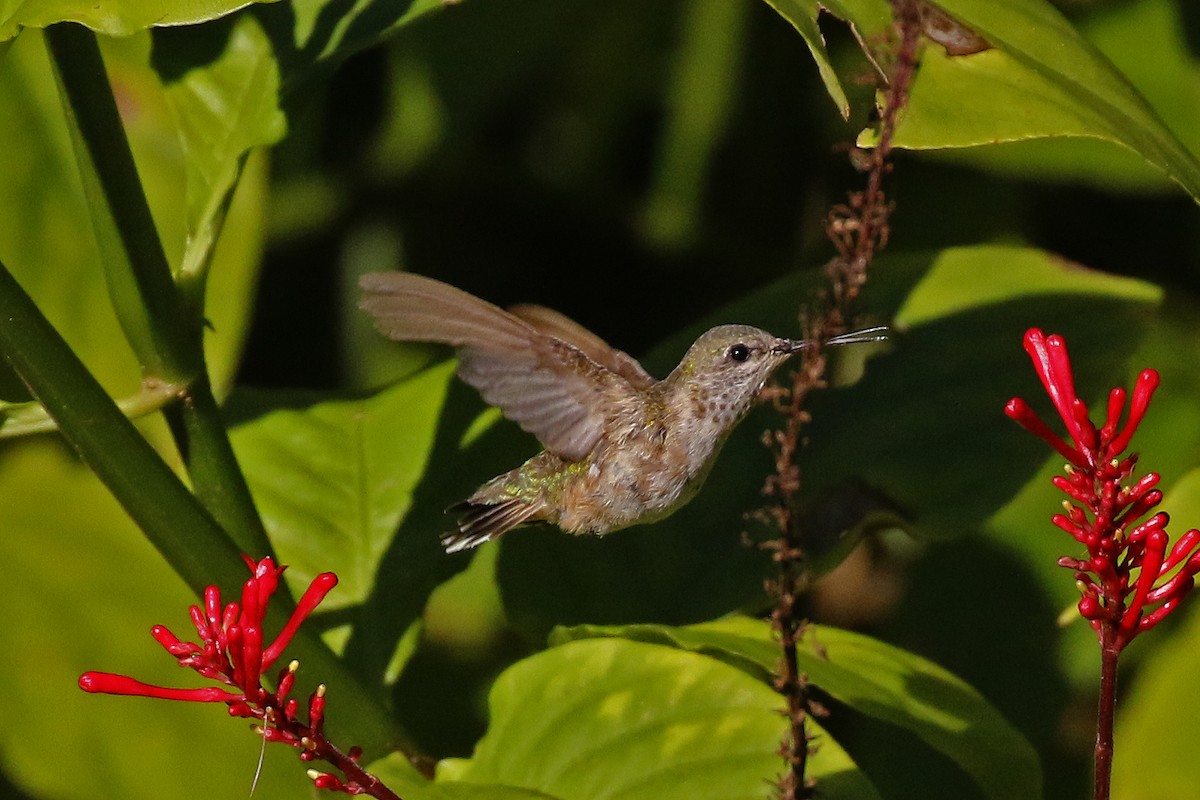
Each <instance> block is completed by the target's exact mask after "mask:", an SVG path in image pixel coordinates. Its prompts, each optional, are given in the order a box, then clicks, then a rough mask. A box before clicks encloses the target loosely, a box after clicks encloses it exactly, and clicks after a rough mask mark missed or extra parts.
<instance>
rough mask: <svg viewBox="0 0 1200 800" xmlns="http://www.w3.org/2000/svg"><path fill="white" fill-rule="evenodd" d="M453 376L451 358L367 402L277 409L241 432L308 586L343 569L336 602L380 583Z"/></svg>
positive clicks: (280, 535)
mask: <svg viewBox="0 0 1200 800" xmlns="http://www.w3.org/2000/svg"><path fill="white" fill-rule="evenodd" d="M450 374H451V370H450V366H449V365H448V364H442V365H439V366H438V367H435V368H433V369H429V370H426V371H424V372H421V373H419V374H418V375H416V376H415V377H413V378H411V379H409V380H407V381H404V382H401V383H398V384H396V385H395V386H393V387H391V388H389V389H387V390H385V391H382V392H380V393H378V394H376V395H375V396H373V397H370V398H367V399H364V400H343V401H328V402H321V403H316V404H313V405H311V406H309V407H307V408H303V409H299V410H296V409H281V410H277V411H272V412H270V413H267V414H264V415H263V416H261V417H259V418H257V419H255V420H254V421H252V422H249V423H246V424H243V425H240V426H238V427H237V428H235V429H234V431H233V434H232V439H233V445H234V448H235V450H236V451H237V454H238V460H239V461H240V462H241V464H242V467H243V469H245V471H246V475H247V479H248V481H249V483H250V488H251V491H252V492H253V494H254V497H255V500H256V502H257V504H258V507H259V509H260V511H261V513H262V515H263V520H264V523H265V524H266V526H267V530H268V532H269V533H270V535H271V541H272V542H273V543H274V544H275V546H276V548H277V550H278V552H279V555H280V559H281V561H282V563H286V564H288V565H289V570H288V575H289V576H290V577H291V578H292V579H293V580H294V581H295V582H297V583H298V584H299V585H301V586H303V585H307V583H308V582H309V581H310V580H311V579H312V578H313V576H315V575H316V574H317V573H319V572H325V571H332V572H336V573H337V575H338V578H339V581H340V584H339V586H338V590H337V591H336V592H335V593H333V594H332V595H330V597H329V599H328V601H327V604H328V606H329V607H330V608H336V607H339V606H346V605H351V604H355V603H359V602H362V601H363V599H364V598H365V597H366V596H367V595H368V594H370V592H371V590H372V588H373V587H374V584H375V581H376V578H377V570H378V568H379V562H380V559H381V558H382V557H383V554H384V553H385V552H386V551H387V549H388V547H389V545H390V544H391V541H392V537H393V535H394V534H395V532H396V528H397V526H398V524H399V522H400V520H401V519H402V518H403V517H404V516H405V514H406V513H407V512H408V509H409V506H410V504H411V502H412V493H413V490H414V488H415V487H416V485H417V483H418V482H419V481H420V479H421V476H422V475H423V473H424V471H425V466H426V463H427V459H428V458H429V454H430V449H431V447H432V445H433V441H434V433H435V431H436V428H437V425H436V422H437V419H438V415H439V413H440V411H441V408H442V403H443V401H444V399H445V396H446V386H447V382H448V381H449V379H450ZM432 539H433V540H434V541H436V537H432Z"/></svg>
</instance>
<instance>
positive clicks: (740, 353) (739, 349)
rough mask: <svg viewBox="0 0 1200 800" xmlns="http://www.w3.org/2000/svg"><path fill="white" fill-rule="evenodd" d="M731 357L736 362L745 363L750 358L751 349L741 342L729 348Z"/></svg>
mask: <svg viewBox="0 0 1200 800" xmlns="http://www.w3.org/2000/svg"><path fill="white" fill-rule="evenodd" d="M729 357H730V358H732V359H733V360H734V361H739V362H740V361H745V360H746V359H748V358H749V357H750V348H749V347H747V346H746V345H744V344H742V343H740V342H739V343H738V344H735V345H734V346H733V347H731V348H729Z"/></svg>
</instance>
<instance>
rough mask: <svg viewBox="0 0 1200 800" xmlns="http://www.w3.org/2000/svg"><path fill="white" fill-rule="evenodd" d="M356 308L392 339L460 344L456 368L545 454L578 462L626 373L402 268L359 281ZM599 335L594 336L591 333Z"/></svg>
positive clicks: (592, 441)
mask: <svg viewBox="0 0 1200 800" xmlns="http://www.w3.org/2000/svg"><path fill="white" fill-rule="evenodd" d="M359 286H360V287H361V288H362V289H363V297H362V300H361V301H360V302H359V308H361V309H363V310H364V311H366V312H367V313H369V314H370V315H371V316H372V317H374V318H375V325H376V327H377V328H378V329H379V331H380V332H381V333H383V334H384V335H386V336H387V337H388V338H391V339H395V340H397V341H414V342H438V343H442V344H449V345H452V346H454V347H456V348H458V355H459V362H458V374H459V377H461V378H462V379H463V380H464V381H466V382H467V383H469V384H470V385H472V386H474V387H475V388H476V389H478V390H479V392H480V394H482V395H483V399H484V400H486V401H487V402H488V403H489V404H491V405H494V406H496V407H498V408H499V409H500V410H501V411H503V412H504V415H505V416H506V417H508V418H509V419H511V420H513V421H514V422H516V423H517V424H518V425H520V426H521V427H522V428H524V429H525V430H526V431H528V432H529V433H532V434H533V435H534V436H536V437H537V438H538V440H539V441H540V442H541V443H542V445H543V446H544V447H545V448H546V449H547V450H548V451H550V452H551V453H554V454H556V455H559V456H562V457H563V458H566V459H568V460H571V461H578V460H579V459H582V458H583V457H584V456H586V455H587V454H588V453H589V452H591V450H592V448H593V447H594V446H595V444H596V442H597V441H599V439H600V436H601V434H602V433H603V432H604V423H605V420H606V419H607V418H608V417H609V416H610V411H609V403H610V402H611V401H610V399H609V398H611V397H613V396H614V392H613V391H612V390H613V389H614V388H619V387H617V386H616V385H615V384H617V382H624V381H625V379H624V378H623V377H622V376H621V375H620V374H619V373H616V372H614V371H612V370H610V369H608V368H606V367H604V366H602V365H601V364H599V363H597V362H595V361H593V360H592V359H591V358H589V357H588V356H587V355H586V354H585V353H584V352H583V351H582V350H580V349H579V348H578V347H576V346H575V345H573V344H571V343H569V342H565V341H563V340H562V339H559V338H557V337H555V336H553V335H551V334H549V333H547V332H545V331H543V330H541V329H539V328H538V327H537V326H535V325H532V324H530V323H529V322H526V321H524V320H522V319H519V318H517V317H515V316H513V315H512V314H509V313H508V312H506V311H503V310H501V309H500V308H497V307H496V306H494V305H492V304H491V303H487V302H485V301H483V300H480V299H479V298H478V297H475V296H474V295H470V294H468V293H466V292H464V291H462V290H461V289H456V288H454V287H453V286H450V285H448V284H445V283H442V282H441V281H436V280H433V279H432V278H426V277H424V276H421V275H414V274H412V273H405V272H389V273H371V274H368V275H364V276H363V277H362V279H361V280H360V281H359ZM597 341H599V340H598V339H597Z"/></svg>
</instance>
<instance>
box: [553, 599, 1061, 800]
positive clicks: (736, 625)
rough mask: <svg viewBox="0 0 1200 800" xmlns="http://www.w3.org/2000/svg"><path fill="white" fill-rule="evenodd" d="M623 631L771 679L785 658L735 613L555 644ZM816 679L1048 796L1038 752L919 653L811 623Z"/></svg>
mask: <svg viewBox="0 0 1200 800" xmlns="http://www.w3.org/2000/svg"><path fill="white" fill-rule="evenodd" d="M594 636H619V637H622V638H626V639H634V640H637V641H645V642H654V643H661V644H669V645H671V646H674V647H680V648H684V649H686V650H694V651H697V652H702V653H706V654H708V655H711V656H714V657H716V658H719V659H722V660H725V661H728V662H729V663H731V664H733V665H735V666H737V667H739V668H741V669H745V670H747V671H748V672H749V673H750V674H753V675H754V676H756V677H757V678H758V679H759V680H760V681H762V682H763V683H764V684H769V682H770V681H769V678H770V676H771V675H773V674H774V672H775V670H776V669H777V667H778V663H779V659H780V650H779V645H778V643H777V642H776V641H775V640H774V638H773V636H772V633H771V629H770V626H769V625H768V624H767V623H766V622H763V621H760V620H756V619H751V618H749V617H730V618H727V619H723V620H718V621H716V622H709V623H701V624H699V625H690V626H687V627H682V628H670V627H667V626H663V625H627V626H612V627H601V626H581V627H578V628H563V629H559V630H558V631H556V632H555V637H554V640H555V641H560V642H561V641H571V640H576V639H584V638H589V637H594ZM797 658H798V660H799V667H800V670H801V671H802V672H804V673H805V674H807V675H808V678H809V680H810V681H811V682H812V683H813V685H815V686H817V687H818V688H820V689H821V690H822V691H824V692H827V693H828V694H829V695H830V696H831V697H833V698H835V699H837V700H840V701H841V702H843V703H845V704H846V705H848V706H849V707H851V708H853V709H855V710H856V711H859V712H861V713H863V714H867V715H869V716H872V717H875V718H877V719H881V720H884V721H886V722H890V723H892V724H894V725H897V726H899V727H901V728H905V729H907V730H909V731H911V732H913V733H914V734H916V735H917V736H919V737H921V739H923V740H924V741H925V742H927V743H928V744H929V745H930V746H932V747H934V748H935V749H937V750H939V751H941V752H943V753H945V754H946V755H947V756H949V757H950V758H952V759H953V760H954V761H955V763H957V764H958V765H959V766H960V767H962V769H963V770H964V771H965V772H967V773H968V774H969V775H970V776H971V777H972V778H973V779H974V780H975V783H976V784H977V785H978V786H979V787H980V788H981V789H982V790H983V791H984V792H985V793H986V795H987V796H988V797H992V798H996V799H997V800H1000V798H1010V799H1011V800H1018V799H1019V798H1034V797H1039V796H1040V795H1041V769H1040V767H1039V765H1038V759H1037V754H1036V753H1035V752H1034V750H1033V748H1032V747H1031V746H1030V745H1029V743H1028V742H1027V741H1025V739H1024V737H1022V736H1021V734H1020V733H1018V732H1017V731H1016V729H1014V728H1013V727H1012V726H1011V725H1010V724H1009V723H1008V721H1007V720H1005V719H1004V717H1003V716H1002V715H1001V714H1000V713H999V712H998V711H997V710H996V709H995V708H994V707H993V706H992V705H991V704H990V703H988V701H987V700H985V699H984V698H983V697H982V696H981V695H980V694H979V693H978V692H976V691H975V690H974V689H972V688H971V687H970V686H969V685H968V684H966V683H965V682H963V681H962V680H961V679H960V678H957V677H956V676H954V675H952V674H951V673H949V672H947V671H946V670H944V669H942V668H941V667H939V666H938V665H936V664H934V663H933V662H931V661H928V660H926V659H924V658H921V657H920V656H917V655H915V654H913V653H909V652H906V651H904V650H900V649H899V648H896V647H893V646H891V645H888V644H885V643H883V642H880V641H878V640H876V639H872V638H870V637H867V636H863V635H861V634H857V633H852V632H850V631H844V630H839V629H837V628H831V627H827V626H824V625H810V626H809V627H808V632H807V635H806V636H805V639H804V641H803V642H802V643H801V645H800V647H799V648H798V649H797Z"/></svg>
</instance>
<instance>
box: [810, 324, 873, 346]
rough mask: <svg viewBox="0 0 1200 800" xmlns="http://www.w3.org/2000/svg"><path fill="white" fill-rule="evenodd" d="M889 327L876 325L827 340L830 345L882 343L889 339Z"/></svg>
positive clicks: (840, 334)
mask: <svg viewBox="0 0 1200 800" xmlns="http://www.w3.org/2000/svg"><path fill="white" fill-rule="evenodd" d="M888 333H889V331H888V327H887V325H876V326H875V327H874V328H863V329H862V330H858V331H848V332H846V333H839V334H838V335H837V336H831V337H829V338H828V339H826V340H825V344H828V345H835V346H836V345H840V344H861V343H863V342H882V341H886V340H887V338H888Z"/></svg>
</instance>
